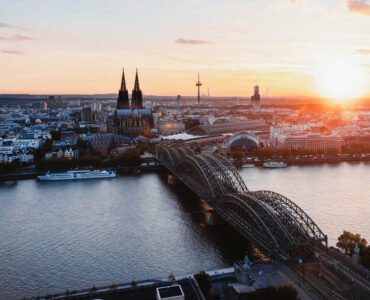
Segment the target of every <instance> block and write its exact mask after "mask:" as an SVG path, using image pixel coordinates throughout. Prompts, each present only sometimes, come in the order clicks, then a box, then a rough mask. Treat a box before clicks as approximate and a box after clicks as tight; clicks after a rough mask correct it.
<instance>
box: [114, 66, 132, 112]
mask: <svg viewBox="0 0 370 300" xmlns="http://www.w3.org/2000/svg"><path fill="white" fill-rule="evenodd" d="M129 108H130V103H129V100H128V91H127V89H126V80H125V70H124V69H122V80H121V88H120V90H119V91H118V98H117V109H129Z"/></svg>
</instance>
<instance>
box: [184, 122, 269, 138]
mask: <svg viewBox="0 0 370 300" xmlns="http://www.w3.org/2000/svg"><path fill="white" fill-rule="evenodd" d="M250 130H253V131H256V132H269V130H270V127H269V125H268V124H266V122H265V121H263V120H247V121H241V122H223V123H215V124H213V125H201V126H197V127H194V128H191V129H190V130H189V131H188V133H189V134H193V135H217V134H223V133H231V132H238V131H250Z"/></svg>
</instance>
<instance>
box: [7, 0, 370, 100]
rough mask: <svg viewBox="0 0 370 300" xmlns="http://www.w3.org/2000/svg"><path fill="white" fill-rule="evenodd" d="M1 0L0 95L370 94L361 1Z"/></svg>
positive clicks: (369, 21)
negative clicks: (140, 91) (139, 91)
mask: <svg viewBox="0 0 370 300" xmlns="http://www.w3.org/2000/svg"><path fill="white" fill-rule="evenodd" d="M1 2H3V3H4V5H2V11H1V12H0V64H1V65H2V70H1V71H0V93H30V94H75V93H82V94H94V93H114V92H115V91H116V87H117V82H118V81H119V80H120V76H121V74H120V73H121V69H122V67H125V70H126V73H127V78H128V80H127V84H128V85H130V86H132V85H133V78H134V76H133V74H134V72H135V69H136V67H137V68H139V69H140V77H141V81H142V82H143V84H144V85H145V87H146V88H145V93H146V94H152V95H174V96H175V95H178V94H181V95H187V96H196V89H195V88H194V80H195V79H196V75H197V73H198V72H200V73H201V77H202V82H203V83H204V87H203V89H202V90H201V94H206V90H207V87H209V88H210V89H211V90H212V95H213V96H245V97H249V96H250V95H251V93H252V91H253V86H254V85H256V84H258V85H260V86H261V87H262V88H263V90H265V89H266V88H268V89H269V95H271V96H308V97H324V98H344V99H351V98H362V97H369V96H370V90H369V87H368V85H369V84H368V83H369V82H370V39H369V37H370V30H369V28H370V13H369V10H370V3H369V1H329V0H327V1H306V0H295V1H292V0H291V1H288V0H287V1H284V0H282V1H267V0H264V1H259V2H258V3H256V2H252V1H247V2H246V1H235V2H234V3H233V5H227V4H225V3H224V2H222V1H212V2H210V1H200V2H198V1H197V2H194V1H187V2H186V3H182V2H180V1H176V2H175V1H171V2H170V1H160V3H159V2H158V1H157V2H152V1H142V2H140V3H130V4H127V3H122V2H120V1H108V2H107V4H106V5H105V7H104V8H103V9H102V8H101V6H100V3H99V1H95V0H93V1H89V2H88V3H87V2H86V1H73V2H72V1H63V2H49V3H45V2H44V1H33V6H32V7H30V6H29V1H28V2H26V1H17V2H14V1H1ZM5 4H6V5H5ZM27 4H28V5H27ZM158 7H161V9H160V10H159V9H158ZM312 20H315V22H312ZM168 24H171V26H168ZM354 78H355V79H356V80H354Z"/></svg>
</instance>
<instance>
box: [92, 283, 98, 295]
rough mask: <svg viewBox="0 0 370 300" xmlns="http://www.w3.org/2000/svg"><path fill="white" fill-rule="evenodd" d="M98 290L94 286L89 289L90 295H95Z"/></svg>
mask: <svg viewBox="0 0 370 300" xmlns="http://www.w3.org/2000/svg"><path fill="white" fill-rule="evenodd" d="M97 290H98V289H97V288H96V286H95V284H94V285H93V286H92V288H91V289H90V294H94V293H96V291H97Z"/></svg>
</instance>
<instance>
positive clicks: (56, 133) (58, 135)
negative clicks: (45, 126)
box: [50, 130, 62, 141]
mask: <svg viewBox="0 0 370 300" xmlns="http://www.w3.org/2000/svg"><path fill="white" fill-rule="evenodd" d="M50 134H51V139H52V140H53V141H60V139H61V138H62V133H61V132H60V131H59V130H51V131H50Z"/></svg>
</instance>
